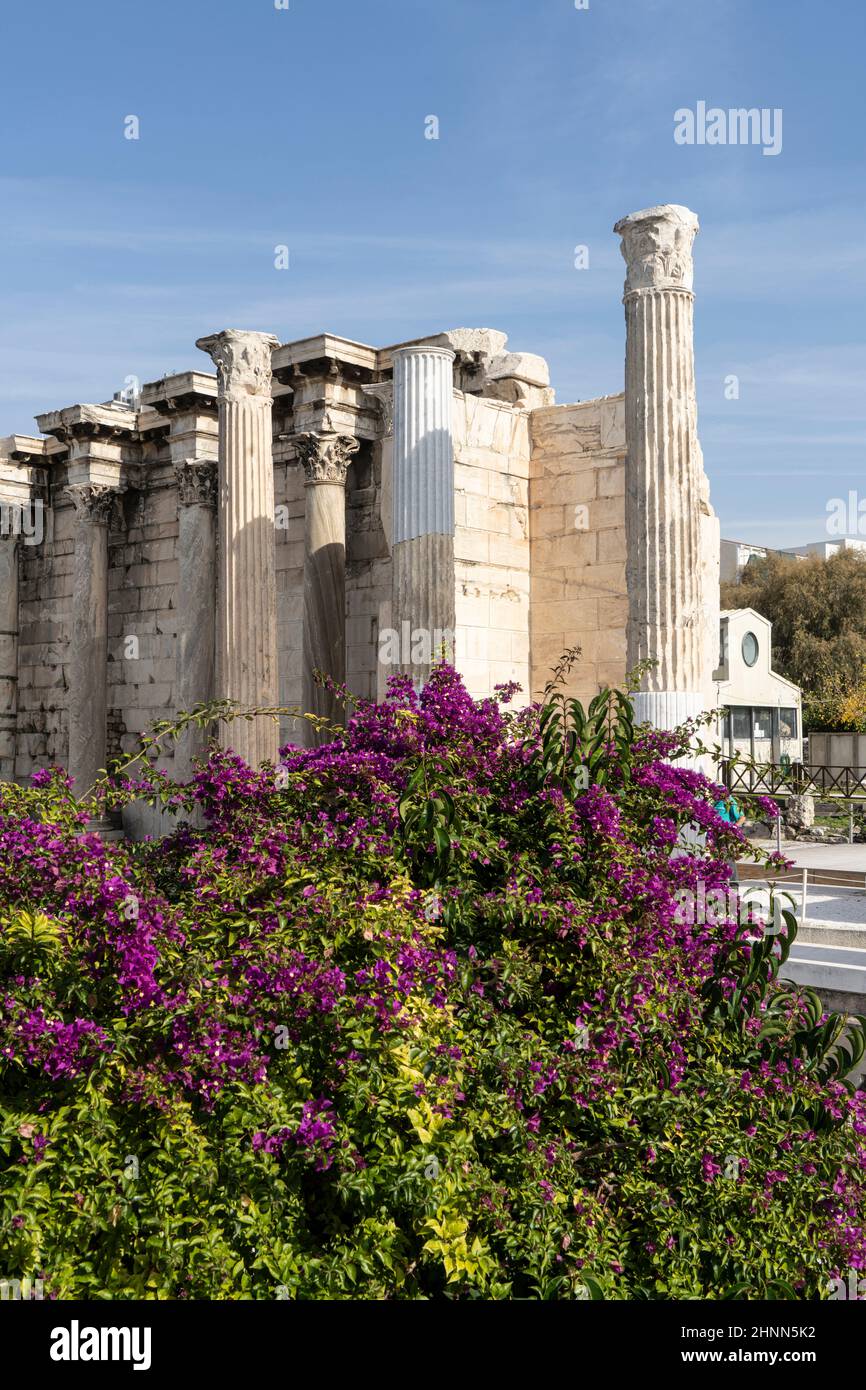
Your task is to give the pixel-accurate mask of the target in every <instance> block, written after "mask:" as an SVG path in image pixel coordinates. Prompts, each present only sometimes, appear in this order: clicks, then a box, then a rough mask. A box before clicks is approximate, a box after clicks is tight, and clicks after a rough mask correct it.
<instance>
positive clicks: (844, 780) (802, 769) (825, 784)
mask: <svg viewBox="0 0 866 1390" xmlns="http://www.w3.org/2000/svg"><path fill="white" fill-rule="evenodd" d="M719 770H720V775H721V780H722V781H723V782H724V784H725V786H726V787H727V788H728V790H729V791H731V792H743V793H745V794H748V793H753V794H755V795H758V796H780V797H788V796H820V797H822V798H824V799H825V800H827V801H832V800H834V799H838V800H839V801H866V769H861V768H856V767H826V766H825V765H824V764H823V763H820V764H812V763H757V764H755V765H754V766H749V765H745V766H738V765H737V764H736V763H732V762H730V761H729V760H728V759H723V760H722V761H721V763H720V764H719Z"/></svg>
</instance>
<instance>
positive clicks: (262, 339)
mask: <svg viewBox="0 0 866 1390" xmlns="http://www.w3.org/2000/svg"><path fill="white" fill-rule="evenodd" d="M279 345H280V340H279V338H275V337H274V335H273V334H272V333H246V332H243V331H242V330H241V329H239V328H226V329H224V330H223V332H222V333H212V334H211V335H210V336H209V337H207V338H199V339H198V340H197V342H196V347H197V348H201V350H202V352H206V353H207V354H208V356H209V357H212V358H213V361H214V363H215V365H216V369H217V388H218V392H219V399H220V400H226V401H243V400H248V399H249V397H250V396H255V397H257V398H259V399H260V400H262V401H264V402H265V403H267V404H270V403H271V400H272V395H271V384H272V377H271V353H272V352H273V350H274V348H276V347H279Z"/></svg>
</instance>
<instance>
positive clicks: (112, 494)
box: [66, 483, 119, 797]
mask: <svg viewBox="0 0 866 1390" xmlns="http://www.w3.org/2000/svg"><path fill="white" fill-rule="evenodd" d="M66 491H67V493H68V494H69V496H70V497H71V498H72V501H73V504H74V506H75V551H74V556H73V577H72V629H71V635H70V643H69V700H68V704H67V713H68V720H69V757H68V771H69V775H70V776H71V777H72V778H73V779H74V790H75V793H76V795H77V796H79V797H81V796H84V795H85V794H86V793H87V792H89V791H90V789H91V788H92V786H93V784H94V782H95V781H96V779H97V778H98V776H99V774H100V771H101V769H103V768H104V767H105V763H106V757H107V727H106V720H107V713H108V690H107V677H108V528H109V525H110V523H111V518H112V515H113V513H114V509H115V506H116V505H117V499H118V497H119V491H118V489H117V488H113V487H109V486H107V485H103V484H99V483H76V484H75V485H73V486H70V487H68V488H67V489H66Z"/></svg>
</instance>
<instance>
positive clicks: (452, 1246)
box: [0, 666, 866, 1299]
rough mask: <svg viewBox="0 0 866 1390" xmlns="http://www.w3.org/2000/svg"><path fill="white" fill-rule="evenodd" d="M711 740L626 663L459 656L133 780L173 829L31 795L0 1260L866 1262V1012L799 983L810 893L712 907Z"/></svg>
mask: <svg viewBox="0 0 866 1390" xmlns="http://www.w3.org/2000/svg"><path fill="white" fill-rule="evenodd" d="M508 693H509V692H504V694H506V695H507V694H508ZM687 746H688V733H682V734H671V735H667V734H666V735H660V734H649V733H647V732H646V731H645V730H643V731H641V730H637V731H635V730H634V728H633V727H632V716H631V710H630V707H629V705H628V702H627V700H626V699H625V698H624V697H623V696H622V695H620V694H618V693H616V692H612V693H611V692H606V693H605V694H604V695H602V696H600V697H599V698H598V700H596V701H594V702H593V704H592V706H590V709H589V710H588V711H584V710H582V709H581V708H580V706H578V705H577V704H576V703H573V702H569V701H565V700H563V699H561V698H559V697H555V696H554V697H552V698H551V699H550V700H549V702H548V703H547V704H546V705H545V706H544V708H543V709H537V708H536V709H532V710H525V711H522V712H521V713H519V714H510V713H507V712H506V711H505V708H504V704H503V702H502V701H499V700H488V701H484V702H482V703H480V704H479V703H475V702H474V701H472V700H471V699H470V698H469V696H468V695H467V693H466V691H465V690H464V688H463V686H462V684H461V682H460V680H459V677H458V676H457V675H456V673H455V672H454V671H453V670H451V669H450V668H448V667H446V666H441V667H438V668H437V669H436V671H435V673H434V676H433V678H432V679H431V681H430V683H429V684H428V685H427V687H426V688H425V689H424V691H423V693H422V694H421V695H420V696H417V695H416V694H415V692H414V691H413V690H412V688H411V686H410V685H409V684H408V683H407V682H404V681H402V680H395V681H392V683H391V688H390V693H389V696H388V698H387V699H386V700H385V701H384V703H382V704H379V705H374V704H362V705H360V706H359V707H358V708H357V710H356V712H355V713H354V714H353V716H352V717H351V719H350V721H349V724H348V727H347V729H346V731H345V733H344V734H342V735H341V736H339V737H338V738H337V739H336V740H335V741H334V742H333V743H330V744H328V745H327V746H325V747H322V748H319V749H315V750H307V751H300V750H298V749H296V748H293V747H289V748H287V749H285V750H283V754H282V755H281V756H282V765H281V767H280V768H279V769H276V770H275V769H274V768H268V767H265V768H263V769H262V770H260V771H256V772H253V771H251V770H250V769H249V768H248V767H247V766H245V765H244V764H243V763H242V762H241V761H240V760H239V759H238V758H236V757H234V756H233V755H232V754H230V753H222V752H218V753H214V754H213V755H212V756H211V757H210V759H209V761H208V762H207V763H206V764H204V765H202V766H201V767H200V768H199V770H198V771H197V773H196V775H195V777H194V778H193V780H192V782H191V783H190V784H189V785H188V786H185V787H180V786H175V785H172V784H170V783H169V782H167V781H166V779H165V778H164V777H162V776H160V775H157V774H150V775H144V776H141V777H139V778H138V779H137V780H135V781H131V780H126V781H124V780H123V779H115V783H114V785H113V787H112V789H111V792H110V798H111V799H112V801H113V803H114V804H117V803H118V802H122V801H123V800H124V799H127V798H132V797H139V798H140V797H142V796H149V797H151V798H152V799H154V800H156V801H159V802H160V803H161V804H163V805H165V806H167V807H170V808H171V809H172V810H173V811H174V812H175V813H176V814H177V816H178V828H177V829H176V830H175V832H174V833H173V834H171V835H170V836H168V837H166V838H165V839H163V840H161V841H159V842H151V843H146V844H144V845H133V844H128V843H121V844H111V843H103V842H101V841H100V840H99V839H97V838H96V837H94V836H92V835H88V834H87V833H85V830H84V819H85V817H84V813H83V812H81V811H79V810H78V808H77V807H76V804H75V802H74V801H73V800H72V798H71V793H70V789H69V784H68V781H67V779H66V778H65V777H64V776H63V774H62V773H60V772H57V771H54V772H51V773H41V774H38V775H37V776H36V777H35V778H34V779H33V786H32V787H30V788H26V789H23V788H18V787H13V786H9V785H4V786H2V787H0V1088H2V1089H0V1096H2V1109H0V1171H2V1188H0V1252H2V1253H0V1274H3V1273H5V1275H6V1276H7V1277H12V1276H17V1277H20V1278H23V1277H25V1276H29V1277H31V1278H41V1279H42V1280H43V1282H44V1285H45V1288H46V1290H47V1291H50V1292H51V1293H52V1294H53V1295H54V1296H56V1297H60V1298H74V1297H90V1298H94V1297H96V1298H140V1297H145V1298H231V1299H236V1298H254V1299H268V1298H275V1297H290V1298H295V1297H298V1298H373V1299H383V1298H401V1299H412V1298H436V1297H446V1298H483V1299H504V1298H542V1299H559V1298H566V1299H570V1298H576V1297H577V1298H584V1297H591V1298H642V1299H660V1298H662V1299H667V1298H694V1297H705V1298H730V1297H738V1296H744V1297H770V1298H794V1297H797V1298H820V1297H826V1296H827V1290H828V1285H829V1281H830V1279H831V1278H833V1277H835V1276H837V1275H842V1276H844V1275H845V1273H846V1272H847V1271H848V1270H849V1269H852V1268H853V1269H858V1270H860V1269H863V1268H864V1266H866V1234H864V1230H863V1226H862V1219H861V1215H860V1211H861V1204H862V1198H863V1189H864V1173H866V1137H864V1136H866V1105H864V1097H863V1095H862V1093H855V1092H854V1090H853V1088H852V1087H851V1086H850V1085H849V1084H847V1083H845V1081H844V1079H843V1078H844V1075H845V1073H846V1072H847V1071H848V1070H849V1069H850V1066H851V1063H852V1061H853V1060H856V1058H857V1056H858V1055H859V1052H860V1051H861V1049H862V1044H863V1037H862V1030H861V1029H860V1028H859V1026H857V1025H854V1026H851V1025H847V1026H846V1025H845V1024H844V1022H843V1020H841V1019H838V1018H835V1017H830V1018H827V1017H826V1016H824V1015H822V1013H821V1009H820V1005H819V1003H818V1001H817V998H816V996H814V995H812V994H810V993H809V992H808V991H802V990H797V989H795V988H794V987H793V986H791V985H786V984H784V983H783V982H779V981H778V979H777V972H778V966H779V962H780V959H782V958H784V955H785V953H786V951H787V949H788V946H789V940H790V935H791V933H792V931H793V925H794V924H793V920H792V919H791V917H790V915H788V914H786V915H785V919H784V920H785V922H786V930H787V933H788V939H786V937H785V934H784V933H783V934H782V935H781V936H779V935H774V934H767V935H764V934H762V933H761V931H760V930H758V931H757V932H756V931H755V929H754V926H742V925H740V923H739V922H738V921H737V920H734V919H731V920H728V919H727V918H726V917H725V916H724V914H723V919H722V920H718V919H714V920H712V921H711V922H708V923H701V922H693V921H688V922H683V921H681V920H680V918H681V916H682V914H681V913H679V912H678V910H677V905H678V902H679V901H680V900H681V895H682V893H683V892H684V891H688V892H691V893H693V894H695V893H696V892H697V889H698V885H699V884H700V885H701V887H702V891H704V892H706V891H707V890H711V889H713V888H721V889H725V890H727V888H728V885H729V880H730V874H731V870H730V860H731V857H732V856H733V855H735V854H736V853H738V852H739V853H741V854H742V853H743V852H744V842H743V840H742V837H741V835H740V832H739V831H738V830H737V829H736V828H734V827H731V826H729V825H728V824H727V823H725V822H724V821H722V820H721V818H720V817H719V816H718V815H717V814H716V812H715V811H714V810H713V806H712V803H713V800H715V798H716V795H717V789H715V788H713V786H712V785H711V784H710V783H709V782H707V780H706V779H705V778H704V777H703V776H702V775H701V773H699V772H697V771H694V770H690V769H689V767H688V766H677V764H676V760H677V759H678V758H681V757H682V755H683V754H684V752H685V751H686V749H687ZM687 825H697V826H698V827H700V829H701V830H702V831H703V832H705V834H706V845H705V846H703V845H699V843H698V842H697V841H695V840H694V839H693V840H691V841H686V842H684V841H683V840H682V837H681V831H682V828H683V827H684V826H687ZM197 826H203V827H204V828H196V827H197ZM684 843H685V849H683V844H684ZM730 896H731V895H730V894H729V895H728V899H729V898H730Z"/></svg>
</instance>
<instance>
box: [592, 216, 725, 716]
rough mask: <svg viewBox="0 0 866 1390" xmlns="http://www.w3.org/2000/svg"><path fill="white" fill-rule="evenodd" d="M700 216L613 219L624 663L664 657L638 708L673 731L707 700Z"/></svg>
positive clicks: (639, 698)
mask: <svg viewBox="0 0 866 1390" xmlns="http://www.w3.org/2000/svg"><path fill="white" fill-rule="evenodd" d="M697 230H698V219H697V217H696V216H695V214H694V213H693V212H690V211H689V209H688V208H684V207H679V206H677V205H675V204H670V205H666V206H663V207H654V208H647V209H646V210H645V211H643V212H635V213H632V214H631V215H630V216H628V217H624V218H622V220H621V221H619V222H617V224H616V226H615V228H614V231H615V232H617V233H619V235H620V236H621V237H622V254H623V257H624V259H625V262H626V265H627V275H626V282H625V295H624V300H623V302H624V304H625V318H626V360H625V424H626V488H625V521H626V546H627V560H626V585H627V589H628V603H629V609H628V644H627V645H628V666H629V669H632V668H633V667H634V666H635V665H636V664H637V663H638V662H639V661H643V660H646V659H651V660H654V661H655V662H656V663H657V664H656V665H655V666H654V667H653V668H652V670H651V671H650V672H649V674H648V675H647V676H646V677H645V678H644V679H643V681H642V682H641V685H642V689H641V691H640V692H639V693H638V694H637V696H636V699H635V712H636V715H637V718H638V719H639V720H641V721H648V722H649V723H650V724H652V725H653V726H654V727H656V728H661V729H670V728H675V727H676V726H677V725H678V724H680V723H682V721H683V720H684V719H687V718H688V717H690V716H693V715H696V714H699V713H700V712H701V711H702V709H703V708H704V707H705V703H706V701H705V695H704V684H705V679H706V668H707V653H706V647H707V640H708V634H707V631H706V617H705V605H704V595H703V584H704V581H703V574H702V556H701V511H702V482H703V478H704V475H703V467H702V462H701V455H700V448H699V445H698V438H697V404H696V397H695V368H694V343H693V314H692V311H693V301H694V295H693V293H692V284H693V278H694V277H693V262H692V243H693V241H694V238H695V233H696V232H697Z"/></svg>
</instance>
